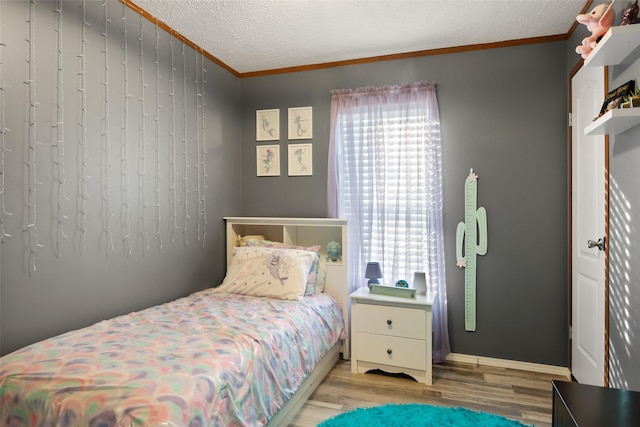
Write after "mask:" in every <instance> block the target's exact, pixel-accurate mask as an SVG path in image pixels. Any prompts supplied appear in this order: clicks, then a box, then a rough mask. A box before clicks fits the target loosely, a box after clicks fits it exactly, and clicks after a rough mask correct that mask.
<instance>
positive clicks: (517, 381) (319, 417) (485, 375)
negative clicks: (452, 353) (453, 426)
mask: <svg viewBox="0 0 640 427" xmlns="http://www.w3.org/2000/svg"><path fill="white" fill-rule="evenodd" d="M554 379H557V380H564V381H568V380H569V379H568V378H566V377H563V376H556V375H549V374H539V373H534V372H528V371H519V370H513V369H505V368H495V367H487V366H475V365H470V364H465V363H459V362H446V363H444V364H438V365H434V366H433V385H431V386H427V385H424V384H421V383H418V382H415V381H413V380H412V379H406V378H394V377H390V376H385V375H379V374H371V373H367V374H352V373H351V365H350V362H349V361H345V360H339V361H338V363H337V364H336V366H335V367H334V368H333V370H332V371H331V372H330V373H329V375H327V377H326V378H325V379H324V381H323V382H322V383H321V384H320V386H319V387H318V388H317V389H316V391H315V392H314V393H313V394H312V395H311V397H310V398H309V400H308V401H307V403H306V404H305V405H304V406H303V408H302V409H301V410H300V412H299V413H298V414H297V416H296V418H295V419H294V420H293V422H292V423H291V424H290V426H292V427H310V426H316V425H317V424H318V423H319V422H321V421H323V420H326V419H328V418H331V417H333V416H335V415H338V414H340V413H342V412H347V411H350V410H353V409H355V408H359V407H370V406H377V405H382V404H387V403H426V404H430V405H440V406H462V407H465V408H468V409H472V410H475V411H484V412H490V413H494V414H498V415H502V416H504V417H507V418H510V419H515V420H519V421H521V422H522V423H523V424H526V425H535V426H536V427H547V426H551V402H552V389H551V380H554Z"/></svg>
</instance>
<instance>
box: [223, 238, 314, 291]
mask: <svg viewBox="0 0 640 427" xmlns="http://www.w3.org/2000/svg"><path fill="white" fill-rule="evenodd" d="M314 262H315V263H316V264H317V262H318V255H317V254H316V253H315V252H312V251H306V250H299V249H286V248H277V247H276V248H268V247H259V246H253V247H251V246H244V247H236V248H233V259H232V260H231V264H230V265H229V269H228V270H227V274H226V276H225V278H224V280H223V281H222V284H221V285H220V286H218V287H217V288H214V292H227V293H233V294H242V295H252V296H261V297H269V298H276V299H285V300H302V298H303V296H304V295H305V289H306V287H307V280H308V277H309V271H310V270H311V266H312V265H313V263H314Z"/></svg>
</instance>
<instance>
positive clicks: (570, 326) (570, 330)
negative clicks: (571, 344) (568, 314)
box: [569, 325, 573, 341]
mask: <svg viewBox="0 0 640 427" xmlns="http://www.w3.org/2000/svg"><path fill="white" fill-rule="evenodd" d="M572 339H573V325H569V341H571V340H572Z"/></svg>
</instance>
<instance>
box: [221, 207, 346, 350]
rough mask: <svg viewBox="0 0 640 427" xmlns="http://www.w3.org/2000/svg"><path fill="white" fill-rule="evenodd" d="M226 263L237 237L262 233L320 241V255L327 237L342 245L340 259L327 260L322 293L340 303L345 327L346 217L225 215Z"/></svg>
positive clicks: (309, 243)
mask: <svg viewBox="0 0 640 427" xmlns="http://www.w3.org/2000/svg"><path fill="white" fill-rule="evenodd" d="M224 220H225V221H226V237H227V238H226V242H227V266H229V263H230V262H231V255H232V250H233V248H234V247H235V246H236V245H237V242H238V238H239V237H241V236H248V235H262V236H264V237H265V239H267V240H271V241H274V242H283V243H286V244H290V245H300V246H313V245H320V256H322V257H326V256H327V244H328V243H329V242H331V241H336V242H339V243H340V244H341V245H342V259H341V260H339V261H335V262H330V261H328V262H327V264H326V265H327V277H326V284H325V288H324V293H326V294H329V295H331V296H332V297H333V298H334V299H335V300H336V301H337V302H338V304H339V305H340V308H341V309H342V314H343V316H344V320H345V323H346V329H347V335H348V331H349V300H348V298H347V296H348V287H347V280H348V279H347V278H348V275H347V220H345V219H336V218H267V217H225V218H224ZM349 352H350V348H349V339H347V340H346V341H345V345H344V346H343V351H342V353H343V357H344V358H345V359H349Z"/></svg>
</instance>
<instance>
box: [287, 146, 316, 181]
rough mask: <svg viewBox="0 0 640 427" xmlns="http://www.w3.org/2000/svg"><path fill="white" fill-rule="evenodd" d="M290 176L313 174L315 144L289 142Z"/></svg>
mask: <svg viewBox="0 0 640 427" xmlns="http://www.w3.org/2000/svg"><path fill="white" fill-rule="evenodd" d="M288 148H289V152H288V154H289V156H288V158H289V176H310V175H313V146H312V145H311V144H289V147H288Z"/></svg>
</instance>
